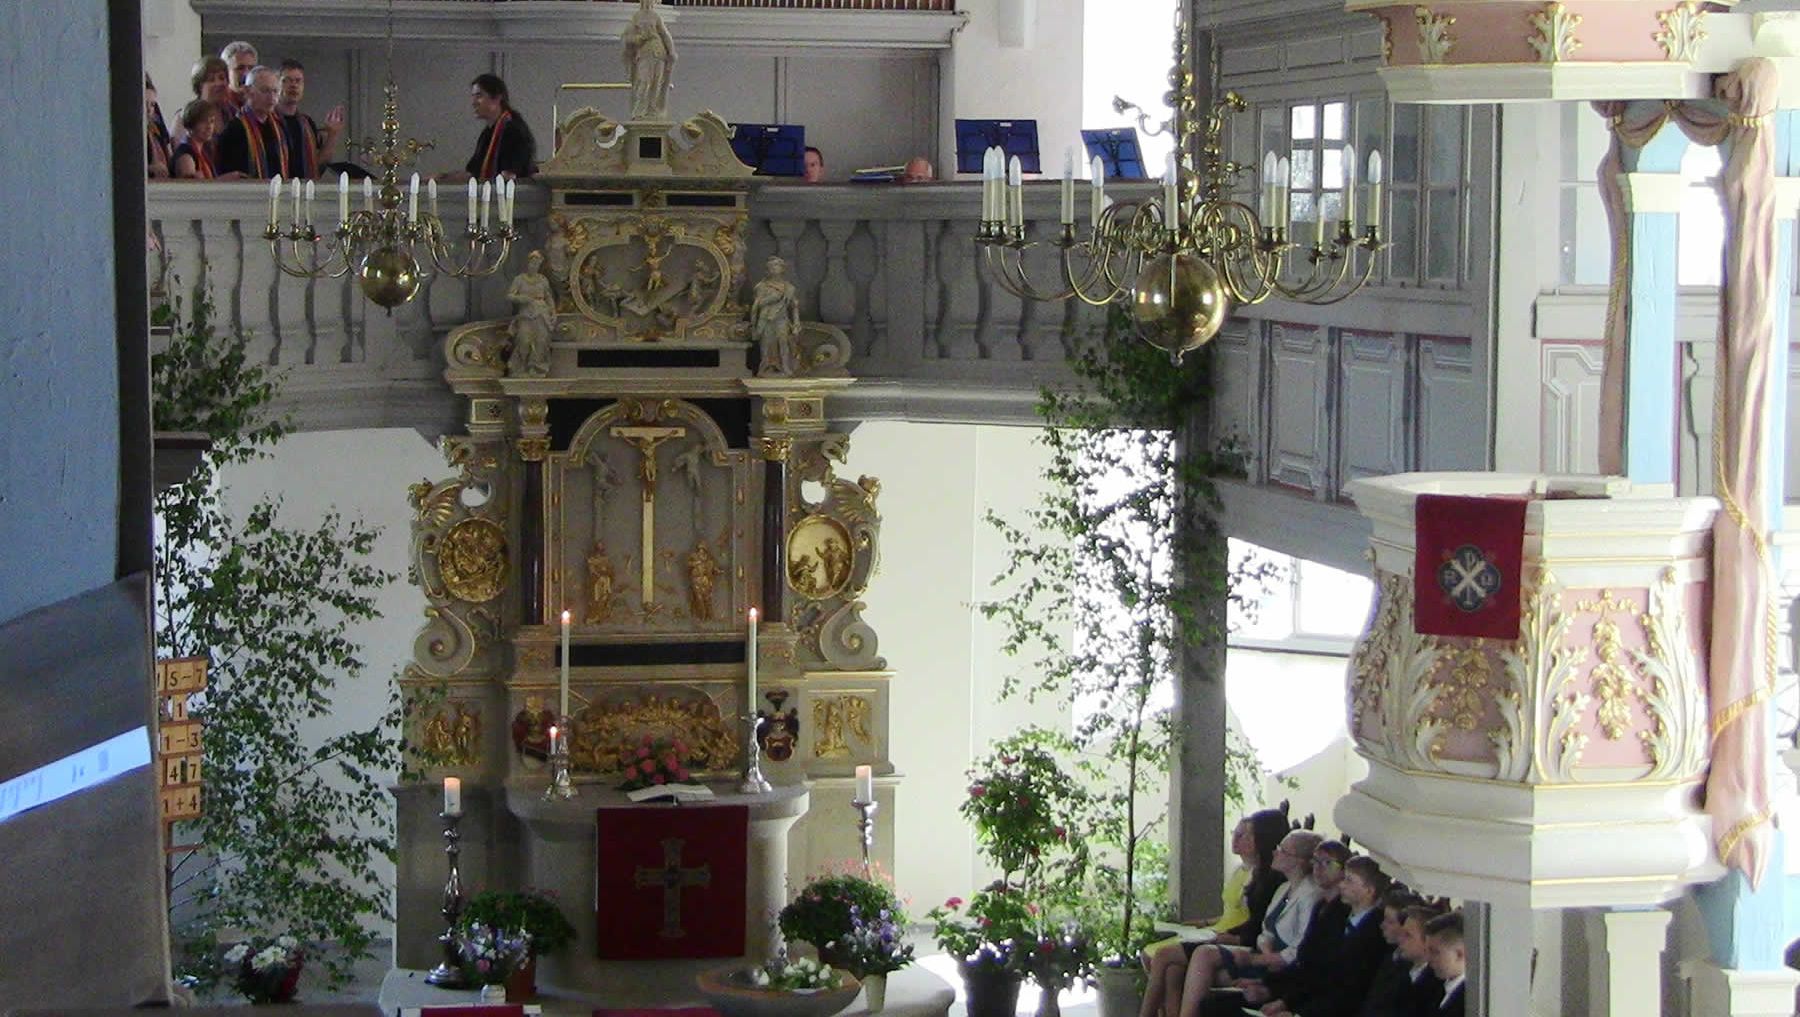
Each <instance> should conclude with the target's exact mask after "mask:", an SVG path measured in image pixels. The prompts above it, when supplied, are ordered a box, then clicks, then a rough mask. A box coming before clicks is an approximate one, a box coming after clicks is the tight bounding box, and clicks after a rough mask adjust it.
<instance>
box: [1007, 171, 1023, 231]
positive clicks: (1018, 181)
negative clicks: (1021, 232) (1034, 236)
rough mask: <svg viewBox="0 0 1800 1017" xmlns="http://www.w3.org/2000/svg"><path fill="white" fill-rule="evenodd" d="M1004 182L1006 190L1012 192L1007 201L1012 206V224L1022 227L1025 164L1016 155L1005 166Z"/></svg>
mask: <svg viewBox="0 0 1800 1017" xmlns="http://www.w3.org/2000/svg"><path fill="white" fill-rule="evenodd" d="M1006 182H1007V185H1008V187H1007V190H1009V191H1010V192H1012V193H1011V198H1012V200H1011V201H1010V202H1009V204H1010V205H1011V206H1012V208H1011V212H1012V224H1013V225H1014V226H1017V227H1020V228H1021V229H1022V228H1024V226H1025V164H1024V163H1022V162H1020V161H1019V157H1018V156H1016V155H1015V156H1013V157H1012V162H1011V163H1010V164H1009V165H1008V166H1007V167H1006Z"/></svg>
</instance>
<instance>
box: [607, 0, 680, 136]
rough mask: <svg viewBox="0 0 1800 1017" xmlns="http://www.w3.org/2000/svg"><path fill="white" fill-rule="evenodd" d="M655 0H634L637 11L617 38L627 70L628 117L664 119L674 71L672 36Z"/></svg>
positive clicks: (634, 118)
mask: <svg viewBox="0 0 1800 1017" xmlns="http://www.w3.org/2000/svg"><path fill="white" fill-rule="evenodd" d="M656 8H657V0H638V9H637V13H635V14H633V15H632V16H631V22H630V23H629V24H627V25H626V26H625V34H624V35H622V36H620V39H619V41H620V42H622V43H624V45H625V69H626V70H627V71H629V72H630V73H631V119H633V120H666V119H668V116H669V79H670V77H671V76H672V75H673V73H674V71H675V40H674V39H673V38H672V37H670V35H669V29H668V26H666V25H664V24H663V19H662V15H661V14H658V13H657V11H656Z"/></svg>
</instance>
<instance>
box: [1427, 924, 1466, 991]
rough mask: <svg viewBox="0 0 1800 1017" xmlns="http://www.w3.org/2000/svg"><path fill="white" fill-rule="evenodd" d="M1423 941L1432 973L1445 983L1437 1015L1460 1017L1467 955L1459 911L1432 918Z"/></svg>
mask: <svg viewBox="0 0 1800 1017" xmlns="http://www.w3.org/2000/svg"><path fill="white" fill-rule="evenodd" d="M1425 940H1426V947H1427V951H1428V955H1429V957H1430V959H1431V973H1432V974H1434V975H1436V976H1438V978H1439V979H1441V980H1442V981H1443V983H1444V991H1443V998H1442V999H1440V1000H1438V1005H1437V1011H1436V1012H1437V1013H1438V1014H1441V1015H1442V1017H1463V975H1464V972H1465V971H1466V970H1467V967H1468V963H1469V956H1468V947H1467V946H1465V945H1464V943H1463V918H1462V912H1460V911H1452V912H1451V913H1450V914H1447V915H1439V916H1438V917H1436V918H1433V919H1432V920H1431V924H1429V925H1427V926H1425ZM1426 1012H1427V1013H1429V1012H1430V1011H1426Z"/></svg>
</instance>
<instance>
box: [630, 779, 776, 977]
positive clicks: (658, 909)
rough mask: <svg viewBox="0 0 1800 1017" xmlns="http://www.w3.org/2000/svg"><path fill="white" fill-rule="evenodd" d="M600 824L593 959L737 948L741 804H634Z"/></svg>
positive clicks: (743, 839) (744, 829)
mask: <svg viewBox="0 0 1800 1017" xmlns="http://www.w3.org/2000/svg"><path fill="white" fill-rule="evenodd" d="M598 823H599V838H598V843H599V859H598V862H597V868H596V870H595V878H596V880H597V883H598V885H597V887H596V889H597V891H598V894H597V896H598V903H599V913H598V915H596V918H597V920H598V922H599V956H600V959H602V960H664V959H669V958H693V957H741V956H743V954H744V906H745V893H746V885H747V871H746V861H745V852H746V851H747V849H748V847H749V835H750V810H749V809H748V808H746V807H744V806H742V805H638V806H630V807H625V808H608V809H600V810H598Z"/></svg>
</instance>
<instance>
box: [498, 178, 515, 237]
mask: <svg viewBox="0 0 1800 1017" xmlns="http://www.w3.org/2000/svg"><path fill="white" fill-rule="evenodd" d="M518 203H519V182H518V181H517V180H508V181H507V182H506V218H505V219H503V220H501V223H500V224H501V225H502V226H511V225H512V224H513V209H514V206H516V205H517V204H518Z"/></svg>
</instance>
